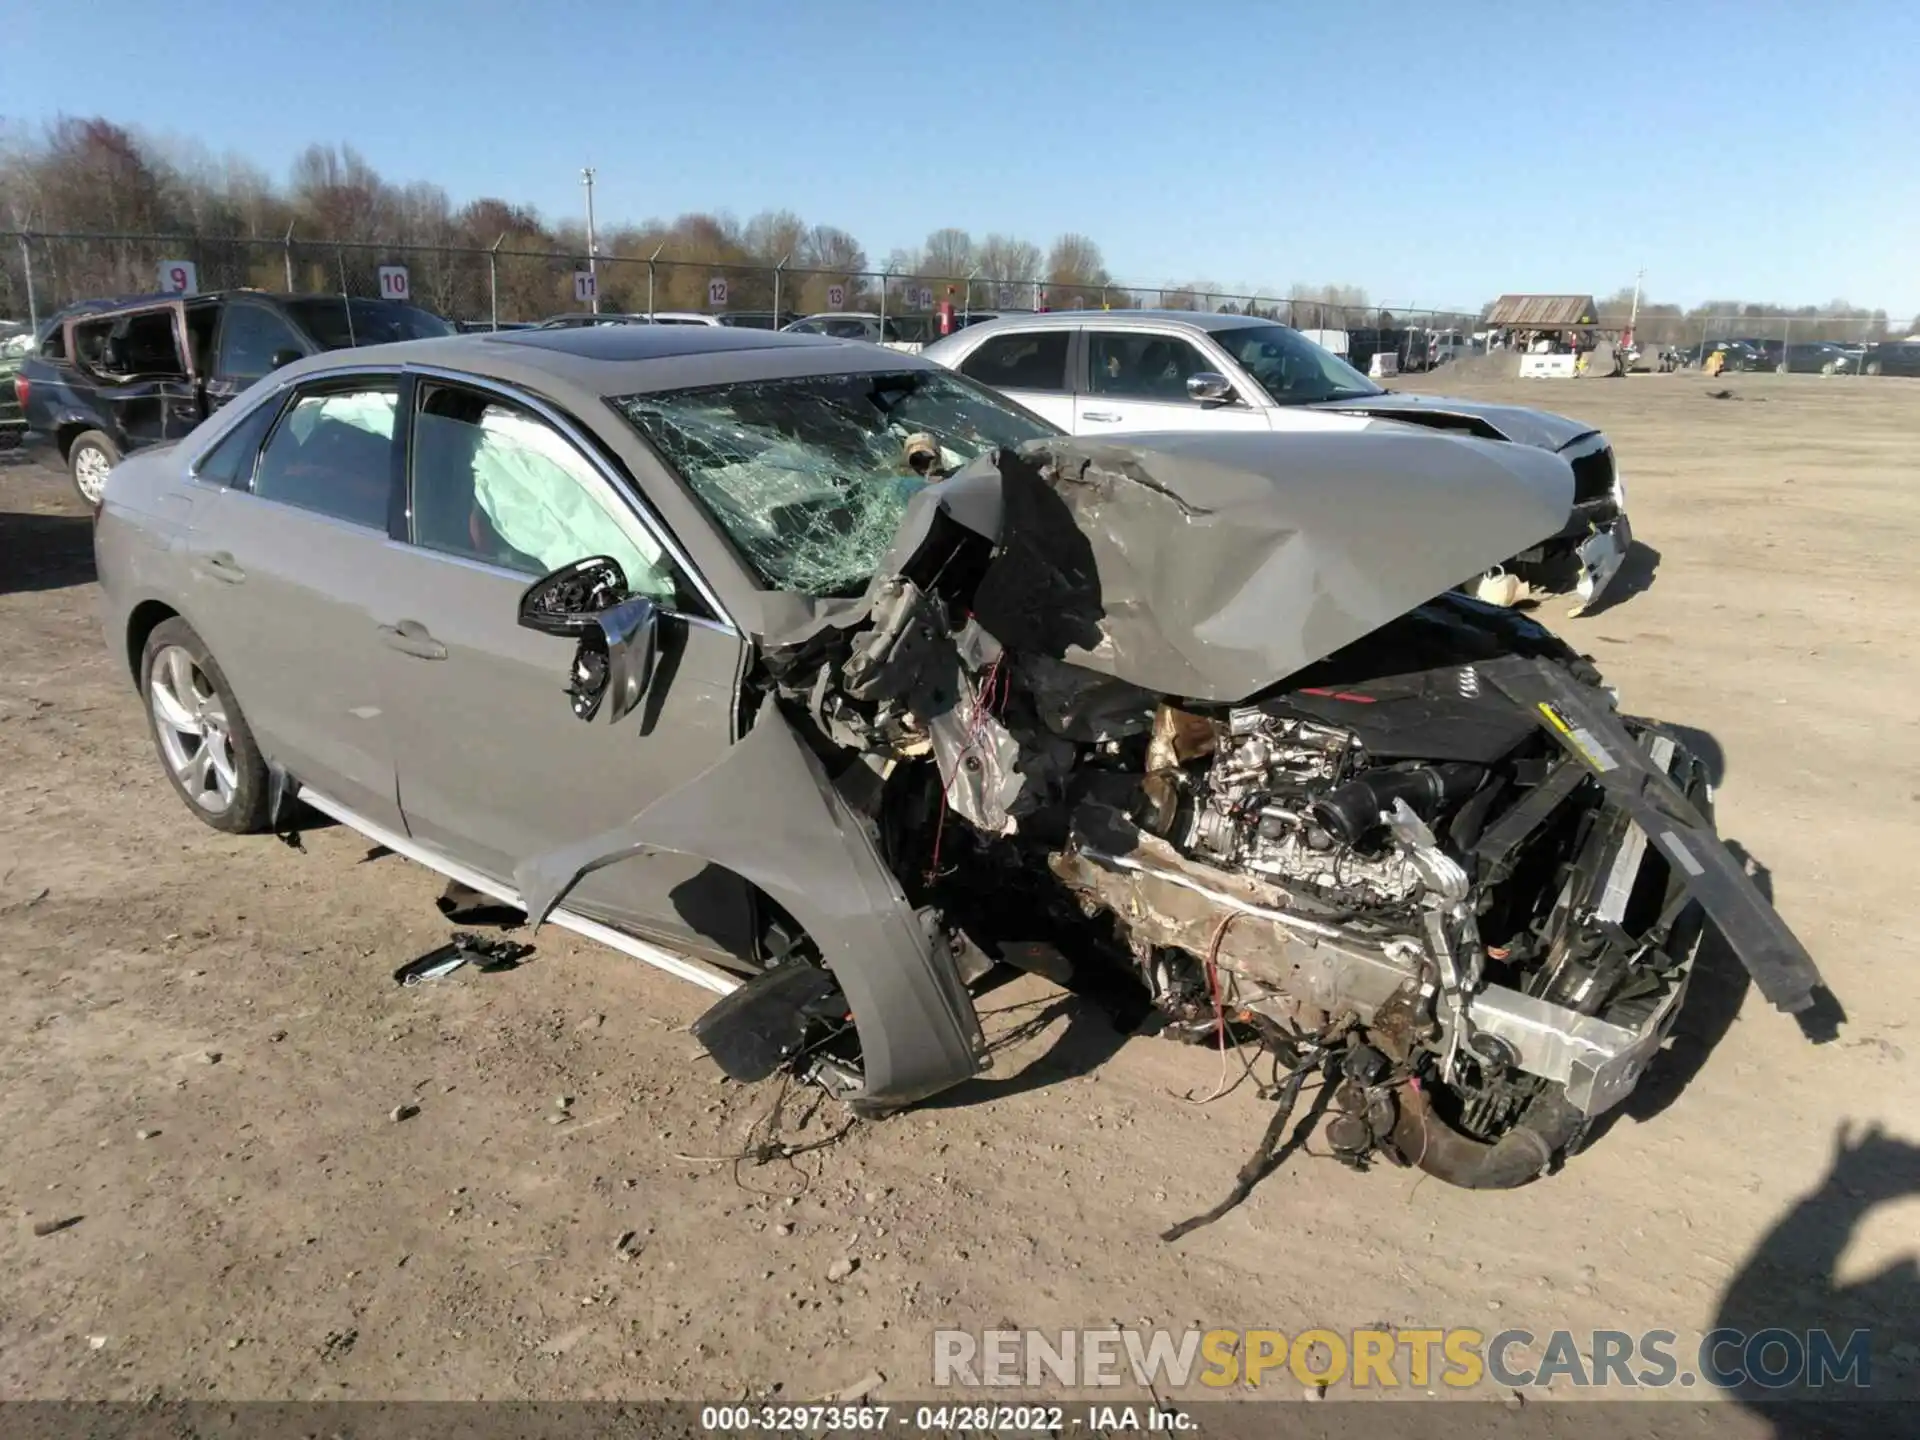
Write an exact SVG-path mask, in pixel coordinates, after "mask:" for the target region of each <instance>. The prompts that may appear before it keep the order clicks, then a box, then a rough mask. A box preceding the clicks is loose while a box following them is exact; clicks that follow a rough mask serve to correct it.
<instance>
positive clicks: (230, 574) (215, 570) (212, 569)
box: [201, 550, 247, 585]
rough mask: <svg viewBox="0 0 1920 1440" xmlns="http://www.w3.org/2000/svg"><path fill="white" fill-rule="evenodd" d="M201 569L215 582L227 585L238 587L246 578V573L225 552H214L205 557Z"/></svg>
mask: <svg viewBox="0 0 1920 1440" xmlns="http://www.w3.org/2000/svg"><path fill="white" fill-rule="evenodd" d="M201 569H202V570H203V571H204V572H205V573H206V574H208V575H211V576H212V577H213V578H214V579H215V580H224V581H225V582H226V583H227V584H229V585H238V584H239V583H240V582H241V581H242V580H244V579H246V578H247V572H246V571H244V570H242V569H241V568H240V566H239V564H238V563H237V562H236V561H235V560H234V558H233V556H232V555H231V554H229V553H228V552H227V551H225V550H216V551H214V552H213V554H211V555H209V556H207V558H206V562H205V563H204V564H203V565H202V566H201Z"/></svg>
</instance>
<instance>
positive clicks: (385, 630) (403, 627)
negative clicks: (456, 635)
mask: <svg viewBox="0 0 1920 1440" xmlns="http://www.w3.org/2000/svg"><path fill="white" fill-rule="evenodd" d="M380 637H381V638H382V639H383V640H385V641H386V642H387V645H388V647H389V648H391V649H394V650H398V651H399V652H400V653H401V654H402V655H411V656H413V658H414V659H416V660H444V659H446V658H447V647H446V646H444V645H442V644H441V643H440V642H439V641H438V640H436V639H434V638H433V636H431V635H429V634H428V633H427V627H426V626H424V625H422V624H421V623H420V622H419V621H418V620H402V621H401V622H400V623H399V624H398V625H382V626H381V627H380Z"/></svg>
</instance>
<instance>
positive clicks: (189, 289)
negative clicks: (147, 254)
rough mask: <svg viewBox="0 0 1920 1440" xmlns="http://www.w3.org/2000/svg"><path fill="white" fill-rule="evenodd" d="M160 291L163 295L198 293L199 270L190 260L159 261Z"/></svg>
mask: <svg viewBox="0 0 1920 1440" xmlns="http://www.w3.org/2000/svg"><path fill="white" fill-rule="evenodd" d="M160 291H161V293H162V294H165V295H198V294H199V293H200V271H199V269H198V267H196V266H195V265H194V263H193V261H191V260H162V261H161V262H160Z"/></svg>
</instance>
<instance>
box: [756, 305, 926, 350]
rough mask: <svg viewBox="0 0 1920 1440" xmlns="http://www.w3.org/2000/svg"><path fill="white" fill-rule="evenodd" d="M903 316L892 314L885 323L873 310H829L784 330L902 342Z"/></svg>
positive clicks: (793, 332) (843, 337) (796, 322)
mask: <svg viewBox="0 0 1920 1440" xmlns="http://www.w3.org/2000/svg"><path fill="white" fill-rule="evenodd" d="M900 323H901V322H900V317H899V316H897V315H889V316H887V318H886V320H885V321H884V322H883V321H882V320H881V318H880V316H879V315H878V314H877V313H875V312H873V311H866V310H828V311H822V312H821V313H820V314H818V315H809V316H807V317H806V318H805V319H803V320H795V321H794V322H792V323H791V324H789V325H783V326H782V327H781V329H783V330H785V331H786V332H787V333H788V334H790V335H831V336H832V337H833V338H834V339H836V340H870V341H873V342H874V343H876V344H878V343H879V342H881V341H884V340H893V341H900V340H903V339H904V338H905V337H904V336H903V335H902V334H901V333H900Z"/></svg>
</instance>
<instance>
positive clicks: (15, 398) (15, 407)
mask: <svg viewBox="0 0 1920 1440" xmlns="http://www.w3.org/2000/svg"><path fill="white" fill-rule="evenodd" d="M32 348H33V332H32V331H31V330H29V329H27V327H26V326H24V325H19V326H15V325H12V324H8V325H7V329H6V333H4V334H0V450H11V449H13V448H14V447H15V446H17V445H19V443H20V440H21V437H22V436H24V435H25V434H26V432H27V418H26V413H25V411H26V406H25V405H24V404H23V403H22V400H21V395H22V393H23V387H22V386H21V385H19V384H18V383H16V382H17V380H18V377H19V374H20V367H21V366H22V365H24V364H25V363H26V359H27V352H28V351H29V350H31V349H32Z"/></svg>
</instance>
